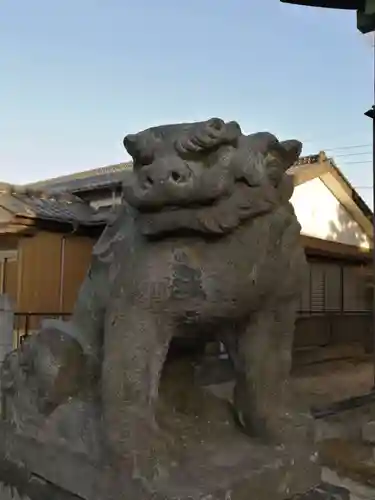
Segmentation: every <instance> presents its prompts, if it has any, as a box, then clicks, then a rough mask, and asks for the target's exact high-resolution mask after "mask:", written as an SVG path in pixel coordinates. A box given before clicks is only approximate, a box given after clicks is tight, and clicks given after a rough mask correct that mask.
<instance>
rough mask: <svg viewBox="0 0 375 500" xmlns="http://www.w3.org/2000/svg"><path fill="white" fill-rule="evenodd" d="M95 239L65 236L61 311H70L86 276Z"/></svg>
mask: <svg viewBox="0 0 375 500" xmlns="http://www.w3.org/2000/svg"><path fill="white" fill-rule="evenodd" d="M94 244H95V241H94V240H92V239H91V238H87V237H84V236H74V235H72V236H67V237H66V238H65V244H64V251H63V254H64V265H63V281H62V284H63V285H62V297H61V299H62V300H61V311H62V312H66V313H71V312H72V311H73V307H74V303H75V301H76V298H77V295H78V292H79V289H80V287H81V284H82V282H83V280H84V278H85V276H86V272H87V270H88V267H89V264H90V261H91V253H92V247H93V245H94Z"/></svg>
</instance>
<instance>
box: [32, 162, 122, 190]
mask: <svg viewBox="0 0 375 500" xmlns="http://www.w3.org/2000/svg"><path fill="white" fill-rule="evenodd" d="M131 165H132V162H131V161H128V162H121V163H113V164H111V165H106V166H104V167H96V168H91V169H88V170H81V171H79V172H75V173H72V174H65V175H58V176H56V177H50V178H48V179H44V180H40V181H35V182H28V183H27V184H24V186H27V187H34V186H35V187H36V186H44V185H46V186H48V185H49V184H54V183H55V182H65V181H70V180H75V179H85V178H87V177H92V176H96V175H102V174H107V173H113V172H118V171H121V170H125V169H126V168H129V167H130V166H131Z"/></svg>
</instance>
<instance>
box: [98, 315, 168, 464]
mask: <svg viewBox="0 0 375 500" xmlns="http://www.w3.org/2000/svg"><path fill="white" fill-rule="evenodd" d="M121 309H122V310H123V311H124V312H123V313H122V312H121V313H113V314H111V315H110V316H109V317H108V318H107V321H106V334H105V344H104V349H105V353H104V362H103V370H102V404H103V417H104V424H105V432H106V434H107V436H108V438H109V441H110V443H111V444H112V446H114V451H116V452H117V453H119V454H123V453H124V452H125V453H126V451H129V450H131V451H132V450H136V449H140V448H144V447H145V448H147V447H148V446H149V444H150V439H151V436H152V435H154V434H156V433H155V431H156V429H157V426H156V421H155V406H156V402H157V398H158V388H159V380H160V374H161V371H162V368H163V364H164V361H165V358H166V355H167V352H168V347H169V344H170V340H171V337H172V329H171V328H170V326H169V325H168V320H165V318H163V317H162V316H161V315H156V314H153V313H152V312H150V311H145V310H142V309H141V308H138V307H137V306H132V307H123V308H121Z"/></svg>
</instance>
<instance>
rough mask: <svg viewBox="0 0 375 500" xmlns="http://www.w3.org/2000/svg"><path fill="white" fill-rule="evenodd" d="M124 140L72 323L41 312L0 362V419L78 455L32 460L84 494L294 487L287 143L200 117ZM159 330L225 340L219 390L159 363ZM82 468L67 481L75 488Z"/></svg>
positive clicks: (194, 499) (300, 263)
mask: <svg viewBox="0 0 375 500" xmlns="http://www.w3.org/2000/svg"><path fill="white" fill-rule="evenodd" d="M124 145H125V147H126V149H127V150H128V152H129V153H130V154H131V155H132V157H133V160H134V169H133V170H134V173H133V176H132V177H131V178H130V181H129V182H127V184H126V185H124V199H125V203H124V204H123V206H121V207H120V209H119V212H118V214H117V217H116V218H114V220H113V221H112V222H111V223H110V224H109V225H108V227H107V228H106V230H105V232H104V233H103V235H102V237H101V238H100V240H99V242H98V243H97V245H96V246H95V248H94V251H93V258H92V263H91V267H90V270H89V272H88V274H87V277H86V279H85V281H84V283H83V285H82V289H81V291H80V294H79V297H78V300H77V304H76V307H75V311H74V314H73V317H72V320H71V323H70V324H69V325H65V324H62V323H56V322H55V323H53V324H51V323H50V324H49V325H45V326H44V328H43V329H42V331H41V332H40V333H39V335H36V336H35V337H33V338H30V339H28V340H27V341H26V342H25V343H24V344H23V346H22V347H21V348H20V349H19V350H18V351H16V352H14V353H12V354H11V355H10V356H8V358H7V360H6V362H5V363H4V366H3V370H2V378H1V379H2V391H3V397H4V400H5V403H6V405H5V411H4V417H5V421H6V422H8V423H10V424H11V425H12V426H13V429H14V431H15V432H16V433H19V434H21V435H22V436H23V437H24V438H25V439H26V438H27V437H31V438H33V439H34V440H36V442H37V443H39V444H40V445H41V446H42V448H41V449H40V452H39V455H38V457H43V456H44V455H46V453H47V452H46V450H45V448H49V447H51V448H52V449H53V450H54V451H53V453H55V454H56V458H57V457H60V458H61V457H62V456H63V453H62V448H61V447H65V448H66V450H67V452H68V453H70V454H71V457H72V459H71V461H72V463H73V462H74V460H75V459H73V457H78V456H81V457H83V458H82V462H81V463H80V464H77V472H76V474H79V473H80V474H81V476H82V475H83V480H78V477H77V480H76V481H74V480H73V479H71V480H70V483H69V480H68V479H64V481H68V483H69V484H65V483H64V484H60V483H61V482H62V480H63V479H62V478H63V477H64V478H66V477H67V475H66V470H67V468H69V467H70V468H71V464H70V466H69V467H68V466H67V465H64V463H65V462H66V461H69V458H68V457H66V455H64V456H65V462H64V463H62V466H61V468H58V469H56V470H55V471H52V470H51V469H49V472H48V471H47V469H46V471H44V472H43V473H41V472H39V475H40V476H41V477H44V478H45V479H47V480H48V481H50V482H52V483H54V484H58V485H59V486H61V487H63V488H66V489H69V488H70V490H71V491H72V492H73V493H75V494H78V495H80V496H82V497H83V498H85V499H86V500H96V499H98V500H99V497H98V495H99V494H100V495H101V496H100V499H101V500H102V499H105V498H106V497H108V500H109V498H111V499H114V500H117V499H120V498H123V496H125V497H126V498H131V499H134V500H137V499H142V500H143V499H145V500H146V499H148V498H149V499H153V500H158V499H160V500H161V499H163V500H166V499H168V500H172V499H177V498H178V499H180V500H184V499H186V500H187V499H188V498H189V499H191V500H200V499H202V500H203V499H204V498H206V499H207V498H211V499H212V500H224V499H226V500H228V498H230V499H231V500H245V499H246V500H247V498H248V497H250V498H251V497H256V498H259V499H261V498H267V499H268V498H272V499H275V500H278V499H279V500H282V499H284V498H286V497H288V496H292V495H294V494H295V493H298V492H302V491H304V490H306V489H307V488H308V487H309V486H310V485H311V484H314V483H316V482H317V480H318V476H317V472H318V471H317V466H316V464H315V458H316V457H315V454H314V446H313V436H312V432H311V423H312V421H311V418H310V417H309V415H307V414H306V413H305V412H304V409H303V408H299V407H298V405H297V403H296V401H293V398H292V394H291V393H290V389H289V383H288V381H289V373H290V368H291V350H292V341H293V330H294V322H295V315H296V307H297V303H298V297H299V292H300V289H301V286H302V282H303V279H304V274H305V269H306V268H305V257H304V252H303V250H302V248H301V247H300V244H299V240H300V238H299V235H300V226H299V224H298V222H297V219H296V217H295V214H294V211H293V208H292V205H291V204H290V202H289V200H290V197H291V195H292V193H293V180H292V178H291V177H290V176H287V175H286V174H285V172H286V170H287V169H288V168H289V167H290V166H291V165H292V164H293V163H294V162H295V160H296V159H297V158H298V156H299V154H300V151H301V144H300V143H299V142H298V141H285V142H279V141H278V140H277V139H276V137H274V136H273V135H271V134H269V133H259V134H253V135H250V136H247V137H246V136H244V135H243V134H242V133H241V129H240V127H239V125H238V124H237V123H235V122H229V123H224V122H223V121H222V120H219V119H217V118H215V119H212V120H208V121H206V122H201V123H193V124H177V125H168V126H162V127H155V128H152V129H149V130H146V131H143V132H141V133H139V134H136V135H128V136H127V137H126V138H125V139H124ZM176 337H179V338H180V337H184V338H187V337H190V338H194V339H196V340H195V341H196V342H197V352H199V351H200V350H204V343H205V340H206V339H212V338H213V337H214V338H216V339H217V340H220V341H221V342H222V343H223V344H224V345H225V346H226V349H227V351H228V354H229V357H230V360H231V363H232V366H233V374H234V381H235V388H234V392H233V397H232V398H231V403H229V402H226V401H225V400H223V399H219V398H217V397H215V396H214V395H213V394H211V395H210V394H209V392H207V391H204V390H203V389H201V388H199V387H198V385H197V384H196V383H195V380H194V373H195V372H196V371H195V370H194V367H193V363H192V360H191V359H187V361H186V362H183V361H182V360H176V361H174V362H173V360H172V361H171V360H170V358H171V357H172V358H173V356H171V352H169V347H170V345H171V342H172V340H173V339H174V338H176ZM200 346H203V347H202V348H201V347H200ZM168 353H169V356H168ZM5 442H7V441H6V440H5ZM9 446H10V444H9ZM25 446H26V445H25V444H24V445H20V446H19V448H18V449H17V453H14V454H13V455H12V456H13V459H14V460H15V461H17V456H19V454H22V453H23V452H24V451H25V450H24V447H25ZM43 447H44V448H43ZM58 450H59V451H58ZM4 453H5V455H6V456H7V457H8V458H9V456H10V455H9V450H5V451H4ZM46 456H48V454H47V455H46ZM31 459H32V457H29V460H31ZM89 459H90V460H92V459H95V460H96V463H97V465H96V469H95V470H98V471H100V473H99V474H98V473H93V472H88V471H87V463H88V462H87V461H88V460H89ZM40 462H41V458H40V461H38V463H33V465H32V466H31V465H30V467H31V469H30V470H34V469H35V468H40V467H41V463H40ZM44 463H45V467H46V468H48V460H44ZM64 467H65V469H64ZM85 471H86V472H85ZM90 474H91V475H90ZM47 476H48V477H47ZM81 476H80V477H81ZM93 476H94V477H93ZM90 478H92V481H93V482H92V483H90V481H91V479H90ZM99 480H100V481H99ZM82 481H83V482H82ZM87 481H88V482H89V483H90V484H91V486H90V489H89V490H85V494H84V495H82V492H81V493H80V492H78V491H75V490H74V489H75V488H77V485H78V486H79V485H80V486H82V488H83V487H85V488H86V487H87V484H88V483H87ZM97 481H99V483H98V484H96V482H97ZM93 485H95V487H93ZM103 485H104V486H103ZM125 490H127V492H128V494H124V491H125Z"/></svg>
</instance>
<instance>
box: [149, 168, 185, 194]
mask: <svg viewBox="0 0 375 500" xmlns="http://www.w3.org/2000/svg"><path fill="white" fill-rule="evenodd" d="M143 174H144V176H143V186H144V188H145V189H151V188H152V187H153V186H155V185H158V184H173V185H181V186H182V185H184V184H186V183H187V182H188V181H189V180H190V178H191V172H190V170H189V168H188V167H187V166H185V165H181V166H180V165H175V166H174V167H169V168H165V167H164V168H163V167H162V166H161V165H160V166H151V168H149V169H147V171H144V172H143Z"/></svg>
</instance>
